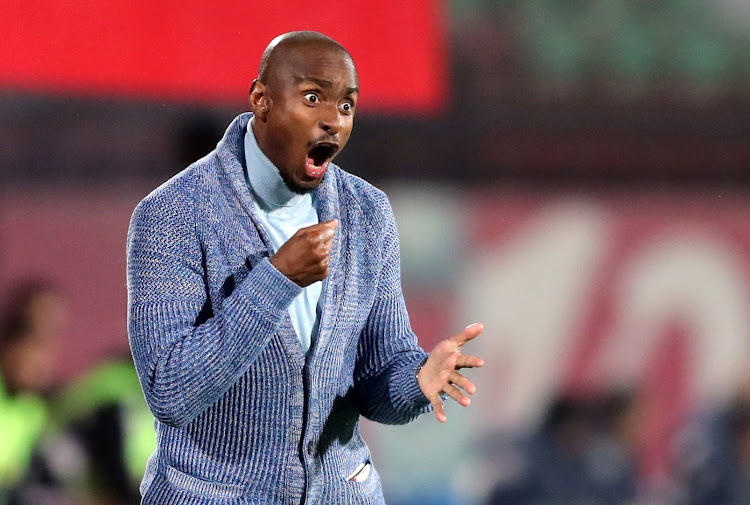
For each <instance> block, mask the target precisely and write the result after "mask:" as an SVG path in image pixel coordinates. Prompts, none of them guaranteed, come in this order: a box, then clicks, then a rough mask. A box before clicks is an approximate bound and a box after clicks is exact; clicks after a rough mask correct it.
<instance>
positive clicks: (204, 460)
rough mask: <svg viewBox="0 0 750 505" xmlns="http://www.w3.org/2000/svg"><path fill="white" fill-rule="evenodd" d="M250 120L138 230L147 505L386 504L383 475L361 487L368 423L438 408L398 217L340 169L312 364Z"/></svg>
mask: <svg viewBox="0 0 750 505" xmlns="http://www.w3.org/2000/svg"><path fill="white" fill-rule="evenodd" d="M250 117H251V116H250V115H249V114H243V115H240V116H239V117H237V118H236V119H235V120H234V121H233V122H232V124H231V125H230V126H229V128H228V130H227V132H226V134H225V136H224V138H223V139H222V140H221V142H219V144H218V146H217V148H216V150H215V151H213V152H212V153H210V154H209V155H208V156H206V157H205V158H203V159H201V160H199V161H198V162H196V163H194V164H193V165H191V166H190V167H188V168H187V169H186V170H184V171H182V172H181V173H179V174H178V175H177V176H175V177H174V178H172V179H170V180H169V181H167V182H166V183H165V184H163V185H162V186H161V187H159V188H158V189H156V190H155V191H154V192H153V193H151V194H150V195H149V196H148V197H146V198H145V199H144V200H143V201H142V202H140V203H139V204H138V206H137V207H136V209H135V212H134V213H133V217H132V220H131V224H130V229H129V231H128V333H129V337H130V344H131V349H132V351H133V357H134V359H135V363H136V368H137V370H138V375H139V378H140V381H141V385H142V387H143V390H144V394H145V396H146V400H147V401H148V404H149V406H150V407H151V410H152V411H153V413H154V415H155V417H156V419H157V422H156V424H155V426H156V431H157V435H158V441H157V450H156V452H155V454H154V456H153V457H152V459H151V461H150V462H149V465H148V468H147V470H146V475H145V476H144V480H143V484H142V485H141V491H142V493H143V502H142V503H143V504H145V505H152V504H153V505H156V504H159V505H177V504H196V505H197V504H264V505H277V504H278V505H281V504H284V505H298V504H300V503H305V504H312V503H316V504H325V505H329V504H341V505H350V504H382V503H384V501H383V497H382V490H381V487H380V479H379V476H378V473H377V471H376V470H375V469H373V471H372V472H371V473H370V477H369V478H368V479H367V480H366V481H364V482H361V483H354V482H347V481H346V477H347V476H348V475H349V474H350V473H351V472H352V471H353V470H354V469H355V468H356V467H357V466H358V465H359V464H360V463H362V462H364V461H370V453H369V450H368V449H367V446H366V445H365V443H364V441H363V440H362V438H361V437H360V435H359V416H360V415H364V416H366V417H367V418H369V419H372V420H374V421H378V422H381V423H388V424H402V423H407V422H409V421H411V420H413V419H415V418H416V417H417V416H418V415H420V414H421V413H424V412H427V411H428V410H429V408H430V405H429V402H428V400H427V399H426V398H425V397H424V395H423V394H422V392H421V391H420V389H419V386H418V384H417V382H416V379H415V372H416V369H417V367H418V365H419V363H420V362H421V361H422V359H423V358H424V356H425V353H424V351H422V349H421V348H420V347H419V346H418V344H417V341H416V337H415V336H414V334H413V332H412V331H411V327H410V325H409V320H408V316H407V313H406V306H405V304H404V299H403V295H402V293H401V285H400V284H401V279H400V265H399V263H400V260H399V249H398V236H397V232H396V225H395V221H394V218H393V213H392V211H391V208H390V204H389V203H388V200H387V198H386V196H385V195H384V194H383V193H382V192H381V191H379V190H377V189H375V188H374V187H372V186H371V185H369V184H368V183H367V182H365V181H363V180H362V179H360V178H358V177H355V176H353V175H351V174H348V173H346V172H344V171H343V170H341V169H339V168H338V167H336V166H334V165H330V167H329V169H328V172H327V173H326V176H325V179H324V181H323V183H322V184H321V185H320V187H319V189H318V199H319V214H320V216H319V217H320V220H321V221H327V220H330V219H333V218H334V217H335V218H338V219H339V220H340V224H339V226H338V228H337V230H336V235H335V238H334V247H333V251H332V254H331V263H330V274H329V277H328V279H327V283H328V288H327V289H326V290H325V293H324V296H325V304H324V309H323V314H322V317H321V322H320V327H319V332H318V336H317V339H316V341H315V343H314V345H313V347H312V349H311V350H310V353H309V355H308V357H307V358H305V353H304V352H303V350H302V347H301V345H300V342H299V340H298V339H297V336H296V334H295V333H294V329H293V327H292V324H291V321H290V319H289V315H288V311H287V309H288V307H289V304H290V303H291V301H292V300H293V298H294V297H295V296H297V295H298V294H299V293H300V288H299V287H298V286H297V285H296V284H294V283H292V282H291V281H290V280H289V279H287V278H286V277H284V275H282V274H281V273H280V272H279V271H278V270H276V269H275V268H274V267H273V265H271V263H270V261H269V260H268V256H269V254H270V252H269V251H270V250H271V248H270V247H269V245H270V241H269V240H268V237H267V235H266V233H265V232H264V230H263V228H262V226H261V225H260V224H259V222H258V220H257V216H255V214H254V212H255V210H254V205H253V201H252V200H251V198H252V196H251V194H250V192H249V190H248V188H247V186H246V184H245V180H244V176H243V165H242V164H243V163H244V146H243V133H244V131H245V128H246V126H247V123H248V121H249V119H250Z"/></svg>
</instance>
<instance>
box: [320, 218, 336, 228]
mask: <svg viewBox="0 0 750 505" xmlns="http://www.w3.org/2000/svg"><path fill="white" fill-rule="evenodd" d="M320 224H321V225H323V226H325V227H326V228H330V229H331V230H335V229H336V227H337V226H338V225H339V220H338V219H331V220H330V221H324V222H322V223H320Z"/></svg>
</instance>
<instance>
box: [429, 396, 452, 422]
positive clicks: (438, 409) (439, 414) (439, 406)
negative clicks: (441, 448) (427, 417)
mask: <svg viewBox="0 0 750 505" xmlns="http://www.w3.org/2000/svg"><path fill="white" fill-rule="evenodd" d="M430 403H431V404H432V411H433V412H434V413H435V418H436V419H437V420H438V421H440V422H441V423H444V422H445V421H447V420H448V418H447V417H445V409H443V402H442V401H440V397H439V396H438V395H434V396H432V398H430Z"/></svg>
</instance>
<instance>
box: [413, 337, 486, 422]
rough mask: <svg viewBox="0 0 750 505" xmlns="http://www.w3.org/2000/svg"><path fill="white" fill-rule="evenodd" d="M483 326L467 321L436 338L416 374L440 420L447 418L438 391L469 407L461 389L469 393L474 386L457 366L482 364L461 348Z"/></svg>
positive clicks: (471, 366) (468, 366)
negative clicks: (453, 331)
mask: <svg viewBox="0 0 750 505" xmlns="http://www.w3.org/2000/svg"><path fill="white" fill-rule="evenodd" d="M483 330H484V326H482V324H481V323H474V324H470V325H469V326H467V327H466V328H464V330H463V331H462V332H460V333H458V334H456V335H453V336H452V337H450V338H447V339H445V340H443V341H441V342H439V343H438V344H437V345H436V346H435V347H434V348H433V349H432V352H431V353H430V355H429V357H428V358H427V361H425V364H424V365H423V366H422V368H421V369H420V370H419V373H418V374H417V381H418V382H419V387H420V389H421V390H422V392H423V393H424V395H425V396H426V397H427V398H428V399H429V400H430V403H431V404H432V406H433V410H434V412H435V417H437V420H438V421H440V422H441V423H444V422H445V421H446V420H447V418H446V417H445V410H444V409H443V401H442V399H441V397H440V396H441V394H445V395H448V396H450V397H451V398H453V399H454V400H455V401H457V402H458V403H459V404H460V405H462V406H464V407H468V406H469V404H470V403H471V401H470V400H469V397H468V396H466V395H465V394H464V393H463V392H462V391H461V390H463V391H465V392H466V393H469V394H470V395H471V394H474V393H475V392H476V389H477V388H476V386H475V385H474V384H473V383H472V382H471V381H470V380H469V379H467V378H466V377H464V376H463V375H461V374H460V373H459V372H458V370H460V369H462V368H476V367H481V366H483V365H484V360H483V359H481V358H477V357H475V356H469V355H466V354H463V353H462V352H461V349H462V347H463V346H464V344H466V342H468V341H470V340H473V339H474V338H476V337H477V336H479V334H480V333H482V331H483ZM459 388H461V389H459Z"/></svg>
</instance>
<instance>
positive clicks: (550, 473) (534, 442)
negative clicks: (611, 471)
mask: <svg viewBox="0 0 750 505" xmlns="http://www.w3.org/2000/svg"><path fill="white" fill-rule="evenodd" d="M591 435H592V430H591V425H590V422H589V419H588V417H587V415H586V408H585V405H583V404H582V403H581V402H579V401H578V400H575V399H572V398H560V399H558V400H556V401H554V402H553V404H552V405H551V406H550V408H549V410H548V411H547V415H546V416H545V420H544V422H543V424H542V427H541V429H540V431H539V432H538V433H537V434H535V435H533V436H532V437H531V439H530V440H529V441H527V442H526V443H524V444H523V445H524V449H523V454H524V459H525V462H524V464H523V465H521V468H522V469H523V470H522V471H520V472H519V473H518V474H517V476H516V478H515V479H513V480H506V481H504V482H502V483H500V484H499V485H498V486H497V487H496V488H495V489H494V491H493V492H492V495H491V497H490V500H489V504H490V505H532V504H548V505H555V504H560V505H584V504H594V503H596V501H594V496H595V491H596V489H595V486H594V482H593V480H592V479H591V477H590V475H589V471H588V467H587V449H588V447H589V443H590V440H591Z"/></svg>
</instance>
